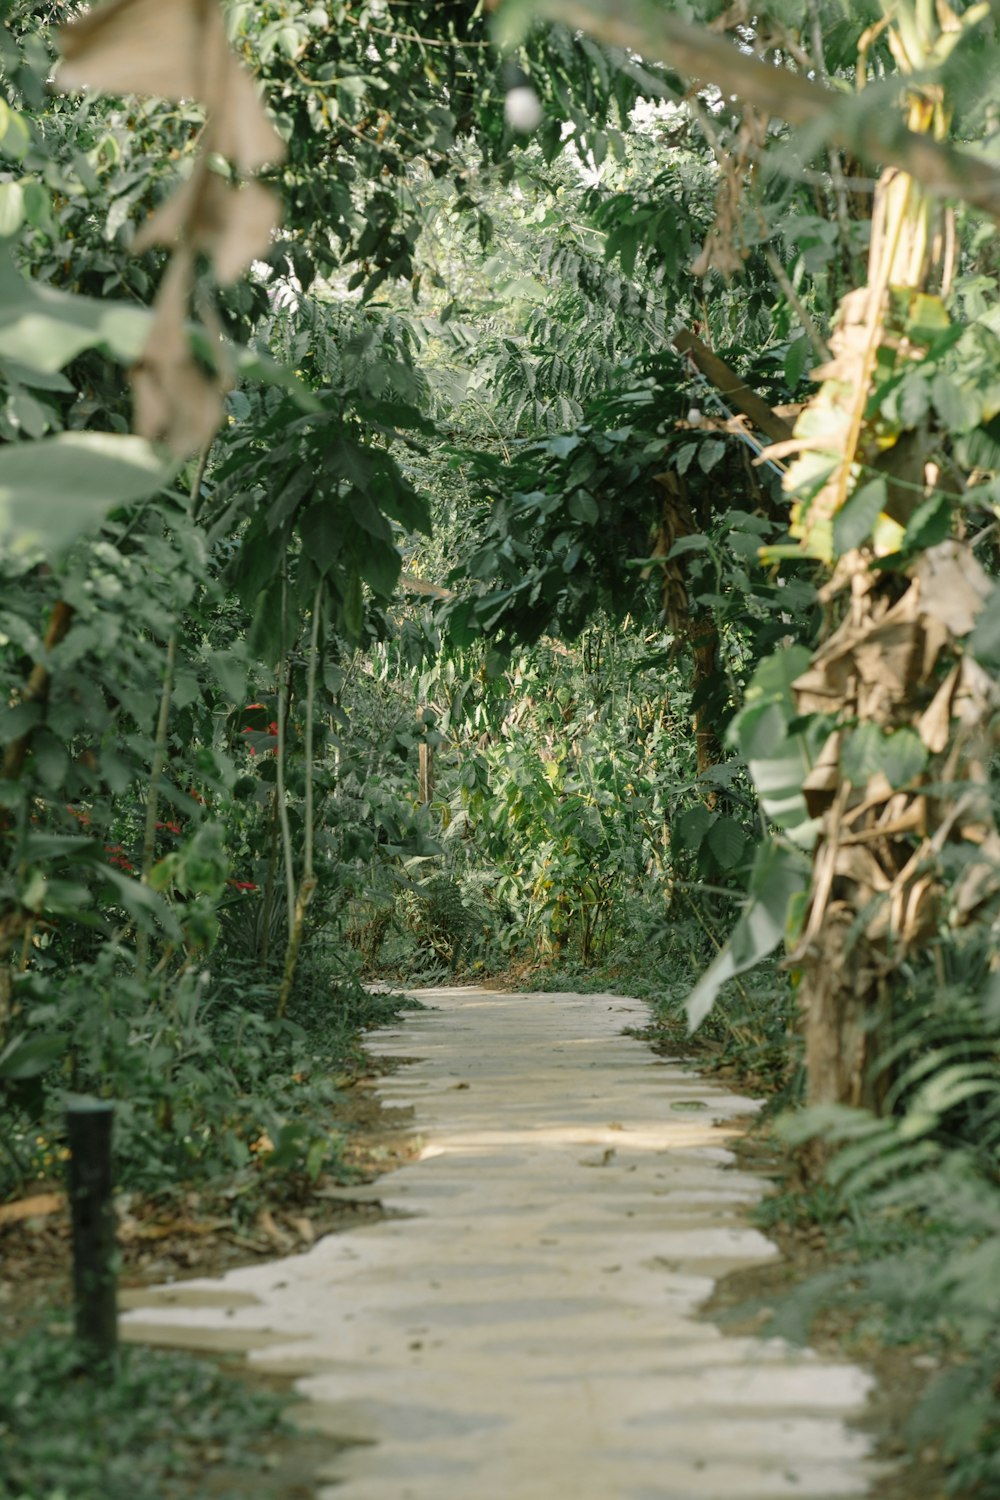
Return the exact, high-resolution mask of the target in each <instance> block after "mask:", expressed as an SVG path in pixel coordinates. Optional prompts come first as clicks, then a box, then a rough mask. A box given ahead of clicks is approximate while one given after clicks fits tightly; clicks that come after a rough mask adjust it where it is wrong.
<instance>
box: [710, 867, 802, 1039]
mask: <svg viewBox="0 0 1000 1500" xmlns="http://www.w3.org/2000/svg"><path fill="white" fill-rule="evenodd" d="M808 882H809V861H808V860H807V859H806V857H805V855H803V854H801V853H800V852H799V850H798V849H793V848H790V847H789V846H788V845H787V844H779V843H777V842H776V841H775V840H773V839H772V840H769V841H768V842H767V843H766V844H762V845H761V847H760V849H758V851H757V857H756V859H755V860H754V867H753V874H752V875H751V877H750V890H749V900H748V901H747V904H746V906H745V907H744V909H743V913H742V915H741V917H740V919H739V921H738V922H737V924H736V926H735V927H734V928H733V932H732V935H731V936H730V939H729V942H728V943H727V944H726V946H725V947H724V948H723V949H722V952H721V953H720V954H719V955H718V956H717V957H716V958H715V959H714V960H713V962H712V964H711V965H710V966H709V968H708V969H707V970H706V971H705V973H704V974H703V975H702V976H701V978H700V979H699V981H698V983H697V984H696V985H695V987H694V989H693V990H692V991H691V993H690V995H689V996H688V999H687V1018H688V1026H689V1028H690V1029H691V1030H692V1031H696V1030H697V1029H698V1027H699V1026H700V1025H701V1023H702V1021H703V1020H704V1019H705V1017H706V1016H707V1015H708V1013H709V1011H710V1010H711V1009H712V1006H713V1005H714V1004H715V997H716V995H717V994H718V993H719V990H720V989H721V988H722V986H723V985H724V984H725V983H726V981H727V980H728V979H732V978H734V977H735V975H737V974H742V973H743V972H744V971H745V970H746V969H752V968H753V966H754V964H758V963H760V961H761V959H762V958H766V957H767V956H768V954H769V953H772V952H773V951H774V949H775V948H776V947H777V946H778V944H779V943H780V942H781V940H782V938H783V937H784V936H785V930H786V923H787V915H788V906H789V902H790V901H791V900H792V898H793V897H794V896H797V895H798V894H799V893H800V892H801V891H803V890H804V889H805V887H806V886H807V885H808Z"/></svg>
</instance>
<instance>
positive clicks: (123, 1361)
mask: <svg viewBox="0 0 1000 1500" xmlns="http://www.w3.org/2000/svg"><path fill="white" fill-rule="evenodd" d="M282 1404H283V1403H282V1402H281V1401H280V1400H279V1399H278V1398H277V1397H275V1396H273V1395H270V1394H262V1393H260V1392H258V1391H255V1390H252V1389H251V1388H249V1387H248V1386H247V1385H246V1384H245V1383H244V1382H243V1381H242V1380H240V1379H238V1378H237V1377H235V1376H232V1375H229V1374H227V1373H226V1372H225V1371H223V1370H220V1369H219V1368H218V1367H217V1366H216V1365H214V1364H212V1363H210V1362H209V1361H207V1360H201V1359H196V1358H194V1357H192V1356H190V1355H184V1354H176V1353H165V1352H162V1351H159V1350H152V1349H143V1348H127V1349H123V1350H122V1351H121V1352H120V1355H119V1359H118V1366H117V1371H116V1374H115V1377H114V1379H113V1380H112V1381H111V1382H109V1383H107V1384H100V1383H96V1382H95V1381H94V1380H92V1379H91V1378H90V1376H89V1375H88V1373H87V1370H86V1368H85V1366H84V1364H83V1363H82V1362H81V1359H80V1354H79V1350H78V1348H77V1346H76V1345H75V1344H74V1342H73V1341H72V1340H71V1339H70V1338H68V1337H65V1336H61V1335H60V1334H59V1333H57V1332H55V1331H53V1330H52V1329H51V1328H45V1327H42V1328H36V1329H34V1330H32V1331H31V1332H30V1333H27V1334H25V1335H23V1336H22V1337H21V1338H20V1339H18V1340H17V1341H15V1342H13V1343H11V1344H7V1345H6V1346H5V1348H4V1351H3V1361H2V1365H0V1495H2V1496H3V1497H4V1500H180V1497H184V1500H191V1497H192V1496H193V1495H197V1496H198V1497H199V1500H202V1497H204V1496H205V1495H207V1494H209V1493H210V1494H211V1495H212V1496H213V1500H223V1497H231V1500H237V1497H240V1500H245V1497H246V1496H248V1495H250V1494H252V1493H253V1492H254V1483H253V1477H252V1476H253V1474H254V1473H255V1472H256V1473H258V1474H259V1473H260V1472H261V1471H262V1469H263V1468H265V1467H266V1463H265V1456H266V1452H267V1444H268V1441H269V1440H274V1439H276V1438H278V1437H280V1436H281V1435H282V1434H283V1433H284V1431H285V1428H284V1425H283V1423H282V1419H281V1415H280V1413H281V1408H282ZM231 1470H236V1471H237V1475H238V1476H239V1477H237V1478H235V1479H234V1481H233V1482H232V1483H230V1482H229V1481H228V1472H227V1471H231ZM209 1474H217V1475H218V1476H219V1479H220V1485H219V1487H216V1485H215V1484H214V1482H212V1481H207V1480H206V1476H207V1475H209ZM223 1475H226V1476H227V1477H226V1479H223V1477H222V1476H223Z"/></svg>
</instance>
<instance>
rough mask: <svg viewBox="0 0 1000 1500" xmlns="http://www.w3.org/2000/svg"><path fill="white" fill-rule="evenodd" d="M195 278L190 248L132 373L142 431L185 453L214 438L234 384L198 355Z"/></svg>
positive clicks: (180, 254)
mask: <svg viewBox="0 0 1000 1500" xmlns="http://www.w3.org/2000/svg"><path fill="white" fill-rule="evenodd" d="M192 281H193V265H192V257H191V252H190V250H188V249H187V248H186V247H184V248H182V249H180V250H178V251H177V252H176V254H175V255H174V257H173V259H172V260H171V262H170V264H169V266H168V267H167V270H166V272H165V274H164V277H163V282H162V284H161V286H160V290H159V292H158V294H157V298H156V302H155V304H154V306H155V308H156V317H155V319H154V321H153V327H152V329H151V331H150V335H149V339H148V341H147V344H146V347H145V349H144V350H143V354H142V358H141V359H140V360H139V361H138V362H137V363H136V364H135V365H133V367H132V369H131V371H130V372H129V378H130V380H131V382H132V392H133V397H134V412H133V425H134V427H135V430H136V432H138V433H139V435H140V436H141V437H146V438H149V439H150V440H151V441H153V442H163V443H166V444H167V445H168V446H169V447H170V448H171V449H172V450H173V451H174V452H175V453H181V454H185V453H194V452H197V451H199V450H200V449H202V448H204V447H205V446H206V445H207V444H208V443H210V442H211V440H212V438H213V437H214V436H215V433H216V431H217V430H218V426H219V423H220V422H221V421H222V403H223V399H224V397H225V394H226V391H227V390H228V389H229V385H230V382H229V381H228V380H227V379H226V378H225V377H224V376H222V375H221V374H219V375H208V374H206V373H205V371H204V370H203V369H202V368H201V367H200V366H199V365H198V363H197V361H196V360H195V358H194V356H193V354H192V351H191V342H190V339H189V338H188V333H187V308H188V299H189V297H190V295H191V287H192Z"/></svg>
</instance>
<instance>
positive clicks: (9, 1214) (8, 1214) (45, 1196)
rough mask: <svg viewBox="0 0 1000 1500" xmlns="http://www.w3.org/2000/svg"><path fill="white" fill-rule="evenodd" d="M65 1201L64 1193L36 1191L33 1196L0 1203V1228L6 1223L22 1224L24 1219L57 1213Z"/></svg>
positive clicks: (39, 1217)
mask: <svg viewBox="0 0 1000 1500" xmlns="http://www.w3.org/2000/svg"><path fill="white" fill-rule="evenodd" d="M65 1203H66V1194H65V1193H36V1194H35V1195H34V1197H33V1198H19V1199H18V1201H17V1202H16V1203H0V1229H3V1228H4V1227H5V1226H6V1225H8V1224H23V1223H24V1221H25V1219H42V1218H45V1217H46V1216H47V1215H48V1214H54V1213H58V1211H59V1209H61V1208H63V1207H64V1206H65Z"/></svg>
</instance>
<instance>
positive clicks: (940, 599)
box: [912, 539, 994, 636]
mask: <svg viewBox="0 0 1000 1500" xmlns="http://www.w3.org/2000/svg"><path fill="white" fill-rule="evenodd" d="M912 573H913V577H914V578H915V579H916V580H917V582H918V584H919V586H920V608H921V611H922V612H923V613H924V614H926V615H929V616H931V617H932V618H933V619H935V620H940V621H941V622H942V624H944V625H945V626H947V628H948V630H949V631H950V632H951V634H952V635H953V636H963V635H968V633H969V631H970V630H971V629H972V627H973V626H974V625H975V623H976V616H977V615H978V614H979V612H980V610H981V609H982V607H983V605H984V604H985V602H986V599H987V598H988V596H989V595H990V594H991V593H992V592H993V588H994V584H993V580H992V579H991V578H990V577H989V575H988V574H987V572H986V571H985V569H984V568H983V567H982V566H981V565H980V563H979V562H978V561H977V559H976V557H975V556H974V555H973V552H972V548H971V547H970V546H969V545H968V543H966V542H959V541H955V540H953V539H952V540H948V541H944V542H940V543H939V544H938V545H937V546H936V547H928V549H927V551H926V552H923V553H922V554H921V556H920V558H919V560H918V561H917V562H916V563H915V564H914V567H913V569H912Z"/></svg>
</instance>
